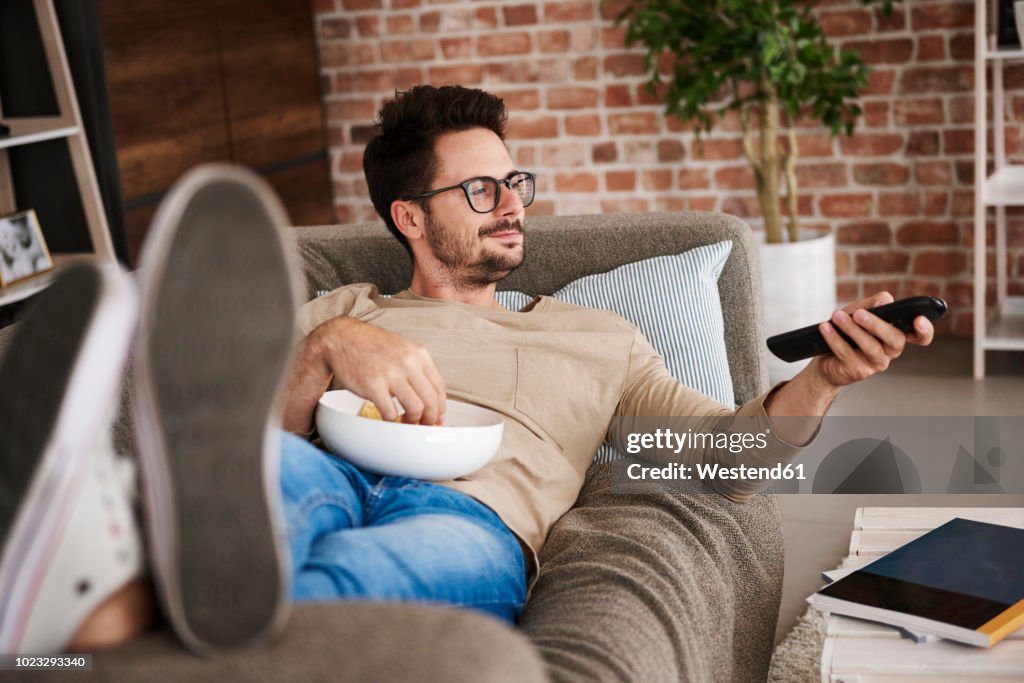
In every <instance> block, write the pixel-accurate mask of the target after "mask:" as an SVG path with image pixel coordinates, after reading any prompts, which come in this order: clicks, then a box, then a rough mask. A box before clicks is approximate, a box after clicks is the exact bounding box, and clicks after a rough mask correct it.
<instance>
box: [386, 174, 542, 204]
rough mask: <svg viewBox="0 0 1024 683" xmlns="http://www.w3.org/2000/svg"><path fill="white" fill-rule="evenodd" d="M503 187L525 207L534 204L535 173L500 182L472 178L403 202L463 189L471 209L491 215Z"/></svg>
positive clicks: (509, 176) (406, 197)
mask: <svg viewBox="0 0 1024 683" xmlns="http://www.w3.org/2000/svg"><path fill="white" fill-rule="evenodd" d="M502 185H504V186H505V187H507V188H508V189H509V191H511V192H515V193H516V194H517V195H519V199H520V200H522V202H523V206H524V207H526V206H529V205H530V204H533V197H534V194H536V192H537V176H536V175H534V174H533V173H527V172H526V171H513V172H512V173H510V174H509V175H508V177H507V178H505V179H504V180H498V179H497V178H490V177H488V176H480V177H478V178H470V179H469V180H464V181H462V182H461V183H459V184H458V185H450V186H448V187H441V188H438V189H436V190H431V191H430V192H424V193H423V194H414V195H408V196H405V197H402V201H409V200H410V199H425V198H426V197H433V196H434V195H435V194H439V193H441V192H447V191H448V190H454V189H455V188H458V187H461V188H462V191H463V192H464V193H465V194H466V201H467V202H469V208H471V209H473V210H474V211H476V212H477V213H490V212H491V211H494V210H495V209H496V208H498V203H499V202H500V201H501V186H502Z"/></svg>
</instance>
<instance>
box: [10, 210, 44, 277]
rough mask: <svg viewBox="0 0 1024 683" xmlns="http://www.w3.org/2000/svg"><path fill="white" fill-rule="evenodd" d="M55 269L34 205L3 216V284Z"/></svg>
mask: <svg viewBox="0 0 1024 683" xmlns="http://www.w3.org/2000/svg"><path fill="white" fill-rule="evenodd" d="M50 270H53V257H52V256H51V255H50V250H49V249H48V248H47V246H46V240H45V239H44V238H43V231H42V228H41V227H40V226H39V218H38V217H37V216H36V212H35V211H34V210H32V209H29V210H27V211H18V212H16V213H12V214H8V215H6V216H0V288H5V287H10V286H11V285H13V284H16V283H19V282H23V281H25V280H28V279H31V278H33V277H36V276H37V275H41V274H43V273H46V272H48V271H50Z"/></svg>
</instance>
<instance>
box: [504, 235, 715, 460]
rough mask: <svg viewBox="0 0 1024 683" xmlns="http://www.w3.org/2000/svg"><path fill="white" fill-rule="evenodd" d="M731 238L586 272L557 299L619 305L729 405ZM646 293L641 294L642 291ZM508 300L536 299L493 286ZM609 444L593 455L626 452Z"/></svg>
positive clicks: (674, 366) (673, 367)
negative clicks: (722, 279)
mask: <svg viewBox="0 0 1024 683" xmlns="http://www.w3.org/2000/svg"><path fill="white" fill-rule="evenodd" d="M731 250H732V242H730V241H727V240H726V241H722V242H717V243H715V244H708V245H705V246H702V247H697V248H696V249H690V250H689V251H685V252H683V253H681V254H672V255H670V256H658V257H655V258H649V259H644V260H642V261H637V262H635V263H629V264H626V265H624V266H620V267H619V268H616V269H614V270H611V271H608V272H607V273H599V274H596V275H588V276H586V277H582V278H580V279H578V280H574V281H573V282H570V283H569V284H567V285H566V286H564V287H562V288H561V289H559V290H558V291H556V292H555V293H554V295H553V296H554V297H555V298H556V299H560V300H562V301H567V302H569V303H572V304H577V305H579V306H587V307H589V308H603V309H607V310H610V311H614V312H615V313H618V314H619V315H621V316H622V317H623V318H625V319H626V320H628V321H630V322H631V323H633V324H634V325H636V326H637V327H638V328H640V331H641V332H643V334H644V336H645V337H646V338H647V340H648V341H649V342H651V345H652V346H654V348H655V349H657V350H658V352H659V353H660V354H661V355H662V357H663V358H664V359H665V365H666V367H667V368H668V371H669V372H670V373H671V374H672V376H673V377H675V378H676V379H678V380H680V381H682V382H684V383H685V384H687V385H688V386H691V387H693V388H694V389H696V390H698V391H700V392H702V393H705V394H707V395H708V396H711V397H712V398H714V399H716V400H717V401H720V402H721V403H724V404H725V405H728V406H732V405H735V404H734V398H733V388H732V377H731V376H730V374H729V358H728V354H727V352H726V349H725V323H724V321H723V320H722V302H721V300H720V299H719V296H718V277H719V275H721V273H722V267H723V266H724V265H725V262H726V259H728V258H729V252H730V251H731ZM638 292H641V293H644V295H643V296H637V293H638ZM495 296H496V298H497V299H498V302H499V303H500V304H501V305H502V306H504V307H505V308H509V309H512V310H518V309H521V308H522V307H523V306H525V305H526V304H527V303H529V302H530V301H531V300H532V297H531V296H529V295H527V294H525V293H523V292H514V291H505V292H497V293H496V294H495ZM623 457H624V456H623V454H622V453H620V452H619V451H617V450H615V449H614V448H612V447H611V446H609V445H607V444H605V445H602V446H601V448H600V449H599V450H598V452H597V455H596V457H595V459H594V462H596V463H600V462H607V461H609V460H616V459H620V458H623Z"/></svg>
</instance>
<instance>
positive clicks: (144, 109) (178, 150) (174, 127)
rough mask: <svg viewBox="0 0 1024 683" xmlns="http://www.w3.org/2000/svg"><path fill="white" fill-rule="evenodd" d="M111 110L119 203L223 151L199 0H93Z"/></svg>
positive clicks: (216, 81) (219, 104) (211, 33)
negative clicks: (117, 172)
mask: <svg viewBox="0 0 1024 683" xmlns="http://www.w3.org/2000/svg"><path fill="white" fill-rule="evenodd" d="M97 10H98V12H99V18H100V26H101V30H102V34H103V52H104V58H105V60H106V66H107V83H108V90H109V93H110V108H111V116H112V119H113V124H114V138H115V141H116V145H117V160H118V165H119V167H120V171H121V189H122V194H123V195H124V197H125V200H126V203H127V204H128V205H129V206H131V205H132V200H133V199H136V200H137V198H138V197H139V196H142V195H149V194H153V193H160V192H163V191H165V190H166V189H167V188H168V187H170V185H171V184H172V183H173V182H174V180H175V179H176V178H177V177H178V176H180V175H181V174H182V173H184V172H185V171H186V170H188V169H189V168H191V167H192V166H195V165H196V164H199V163H202V162H204V161H214V160H226V159H230V158H231V148H230V140H229V138H228V126H227V123H226V110H225V107H224V95H223V90H222V88H221V87H220V81H221V79H220V56H219V54H220V48H219V40H218V36H217V27H216V23H215V22H213V21H211V20H210V9H209V8H208V7H207V6H206V5H205V4H204V3H201V2H192V1H187V2H163V1H160V0H100V1H99V2H98V3H97Z"/></svg>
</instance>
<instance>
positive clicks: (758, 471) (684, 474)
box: [626, 463, 807, 481]
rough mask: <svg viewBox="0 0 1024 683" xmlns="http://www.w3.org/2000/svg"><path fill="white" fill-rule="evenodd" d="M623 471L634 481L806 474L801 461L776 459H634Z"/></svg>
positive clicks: (781, 477)
mask: <svg viewBox="0 0 1024 683" xmlns="http://www.w3.org/2000/svg"><path fill="white" fill-rule="evenodd" d="M626 475H627V476H628V477H629V478H630V479H633V480H636V481H640V480H642V481H652V480H660V481H668V480H672V481H683V480H689V479H701V480H704V481H707V480H709V479H718V480H723V479H747V480H750V481H765V480H772V481H783V480H788V479H797V480H799V481H803V480H804V479H806V478H807V477H805V476H804V466H803V463H800V464H797V465H793V464H786V465H783V464H782V463H779V464H778V465H775V466H774V467H748V466H746V465H736V466H734V467H722V466H721V465H718V464H717V463H711V464H709V463H697V464H695V465H681V464H678V463H672V464H671V465H662V466H660V467H652V466H649V465H641V464H639V463H633V464H631V465H630V466H629V467H628V468H627V469H626ZM694 475H696V476H694Z"/></svg>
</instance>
